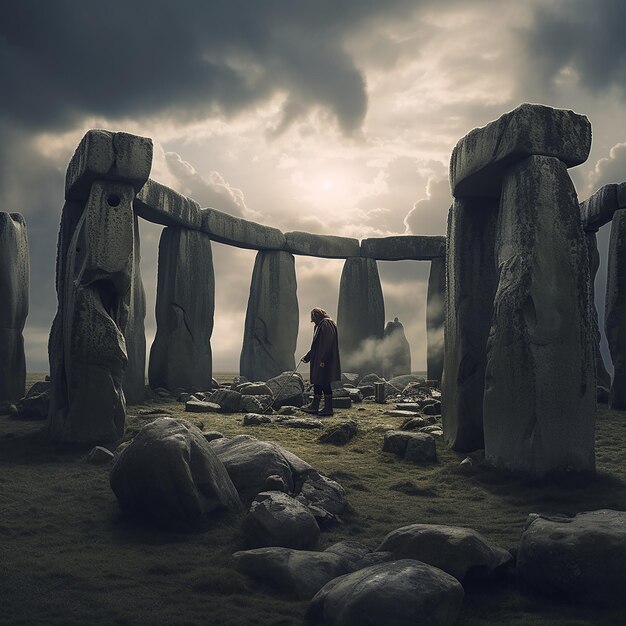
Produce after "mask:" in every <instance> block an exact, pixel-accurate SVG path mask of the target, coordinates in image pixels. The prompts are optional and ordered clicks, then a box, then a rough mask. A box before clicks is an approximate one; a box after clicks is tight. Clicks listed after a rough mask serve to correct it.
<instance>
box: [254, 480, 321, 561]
mask: <svg viewBox="0 0 626 626" xmlns="http://www.w3.org/2000/svg"><path fill="white" fill-rule="evenodd" d="M244 532H245V534H246V537H247V539H248V540H249V541H250V542H251V543H252V544H254V545H256V546H280V547H283V548H299V549H300V548H301V549H306V548H310V547H312V546H314V545H315V544H316V543H317V540H318V537H319V534H320V529H319V526H318V525H317V522H316V521H315V517H314V516H313V514H312V513H311V512H310V511H309V509H308V508H307V507H306V506H305V505H304V504H302V503H300V502H298V500H295V499H294V498H292V497H291V496H288V495H287V494H285V493H280V492H278V491H263V492H261V493H259V494H258V495H257V496H256V498H255V499H254V500H253V502H252V504H251V505H250V510H249V511H248V515H247V516H246V518H245V520H244Z"/></svg>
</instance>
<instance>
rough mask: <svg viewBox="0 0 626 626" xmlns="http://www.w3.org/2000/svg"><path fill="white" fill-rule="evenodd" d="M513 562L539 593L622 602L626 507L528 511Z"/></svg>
mask: <svg viewBox="0 0 626 626" xmlns="http://www.w3.org/2000/svg"><path fill="white" fill-rule="evenodd" d="M517 566H518V570H519V573H520V575H521V576H522V578H523V579H524V580H525V581H526V582H527V583H528V584H529V585H532V586H533V587H536V588H537V589H538V590H540V591H542V592H545V593H554V592H556V593H559V594H566V595H568V596H571V597H572V598H575V599H576V601H577V602H589V603H599V604H606V605H620V604H621V605H626V595H625V594H624V580H626V512H624V511H610V510H606V509H605V510H600V511H589V512H587V513H579V514H578V515H576V516H575V517H572V518H563V517H545V516H540V515H531V516H530V517H529V519H528V524H527V526H526V529H525V530H524V533H523V534H522V538H521V541H520V546H519V552H518V557H517Z"/></svg>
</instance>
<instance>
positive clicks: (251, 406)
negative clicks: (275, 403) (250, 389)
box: [239, 395, 267, 413]
mask: <svg viewBox="0 0 626 626" xmlns="http://www.w3.org/2000/svg"><path fill="white" fill-rule="evenodd" d="M260 398H262V396H248V395H246V396H241V402H240V403H239V410H240V411H242V412H244V413H262V412H263V409H264V408H265V405H266V404H267V403H263V402H262V401H261V400H260Z"/></svg>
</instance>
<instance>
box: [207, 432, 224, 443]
mask: <svg viewBox="0 0 626 626" xmlns="http://www.w3.org/2000/svg"><path fill="white" fill-rule="evenodd" d="M202 436H203V437H204V438H205V439H206V440H207V441H213V440H214V439H223V437H224V435H223V434H222V433H220V432H219V431H217V430H209V431H206V432H205V431H203V432H202Z"/></svg>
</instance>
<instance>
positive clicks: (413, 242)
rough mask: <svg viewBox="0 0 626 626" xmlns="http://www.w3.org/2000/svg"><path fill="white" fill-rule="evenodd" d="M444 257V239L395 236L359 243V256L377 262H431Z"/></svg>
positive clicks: (365, 240) (421, 236) (364, 240)
mask: <svg viewBox="0 0 626 626" xmlns="http://www.w3.org/2000/svg"><path fill="white" fill-rule="evenodd" d="M445 255H446V238H445V237H439V236H438V237H427V236H424V235H397V236H395V237H376V238H370V239H363V241H361V256H362V257H366V258H369V259H377V260H379V261H404V260H414V261H431V260H432V259H438V258H440V257H444V256H445Z"/></svg>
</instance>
